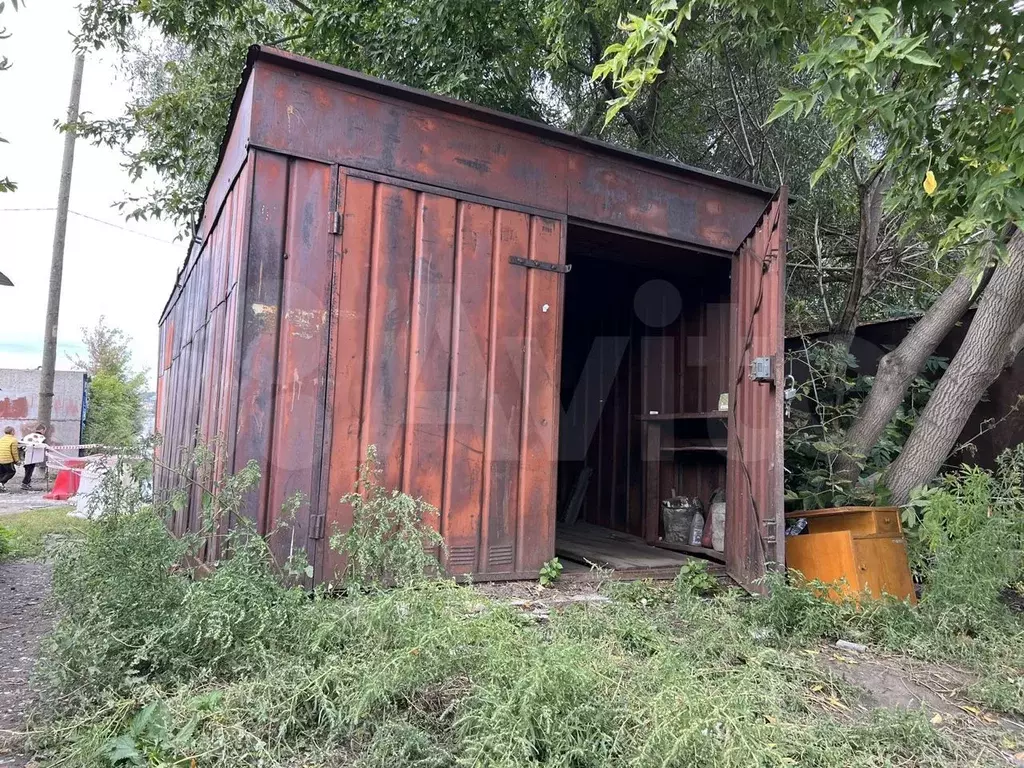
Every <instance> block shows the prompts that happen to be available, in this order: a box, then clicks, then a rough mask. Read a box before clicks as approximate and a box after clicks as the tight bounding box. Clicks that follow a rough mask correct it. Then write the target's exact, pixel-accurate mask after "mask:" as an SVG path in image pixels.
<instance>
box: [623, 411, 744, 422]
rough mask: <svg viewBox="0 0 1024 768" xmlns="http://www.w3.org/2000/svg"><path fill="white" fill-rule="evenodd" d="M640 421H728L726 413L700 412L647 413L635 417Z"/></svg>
mask: <svg viewBox="0 0 1024 768" xmlns="http://www.w3.org/2000/svg"><path fill="white" fill-rule="evenodd" d="M637 418H638V419H640V421H700V420H703V421H710V420H713V419H728V418H729V412H728V411H702V412H699V413H648V414H641V415H639V416H637Z"/></svg>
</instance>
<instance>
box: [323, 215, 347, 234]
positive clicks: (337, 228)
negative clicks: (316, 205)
mask: <svg viewBox="0 0 1024 768" xmlns="http://www.w3.org/2000/svg"><path fill="white" fill-rule="evenodd" d="M344 229H345V222H344V221H343V220H342V218H341V211H332V212H331V221H330V224H329V225H328V227H327V231H328V232H330V233H331V234H332V235H340V234H341V233H342V231H343V230H344Z"/></svg>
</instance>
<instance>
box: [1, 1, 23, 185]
mask: <svg viewBox="0 0 1024 768" xmlns="http://www.w3.org/2000/svg"><path fill="white" fill-rule="evenodd" d="M19 1H20V0H10V3H11V7H12V8H14V10H18V3H19ZM6 8H7V3H6V2H5V1H4V0H0V14H2V13H3V12H4V10H5V9H6ZM10 36H11V33H10V32H8V31H7V29H6V27H3V26H0V41H3V40H7V39H8V38H9V37H10ZM10 68H11V60H10V59H9V58H7V57H6V56H4V55H3V54H2V53H0V72H6V71H7V70H8V69H10ZM7 143H8V142H7V139H5V138H4V137H3V136H0V144H7ZM17 188H18V185H17V184H16V183H15V182H13V181H11V179H10V177H8V176H3V177H0V193H2V192H13V191H14V190H16V189H17Z"/></svg>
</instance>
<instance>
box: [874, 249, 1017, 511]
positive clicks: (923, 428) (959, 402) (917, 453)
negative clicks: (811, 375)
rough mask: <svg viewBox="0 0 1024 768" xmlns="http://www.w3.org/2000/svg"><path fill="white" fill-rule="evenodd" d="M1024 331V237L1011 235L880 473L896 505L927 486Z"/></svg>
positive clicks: (903, 502) (904, 501)
mask: <svg viewBox="0 0 1024 768" xmlns="http://www.w3.org/2000/svg"><path fill="white" fill-rule="evenodd" d="M1021 325H1024V234H1022V233H1021V232H1020V231H1019V230H1017V231H1015V232H1014V234H1013V237H1012V238H1011V240H1010V246H1009V255H1008V261H1007V262H1006V263H1004V264H1000V265H999V266H997V267H996V270H995V272H994V273H993V274H992V280H991V282H990V283H989V285H988V287H987V288H986V289H985V293H984V295H983V296H982V298H981V303H980V305H979V306H978V311H977V312H976V313H975V315H974V319H973V320H972V321H971V327H970V329H969V330H968V332H967V336H966V337H965V338H964V341H963V344H962V345H961V347H960V350H959V351H958V352H957V353H956V356H955V357H954V358H953V361H952V362H951V363H950V365H949V368H947V369H946V372H945V374H943V376H942V378H941V379H940V380H939V384H938V386H937V387H936V388H935V391H934V392H933V393H932V396H931V399H930V400H929V401H928V405H927V406H925V409H924V411H923V412H922V413H921V415H920V416H919V417H918V420H917V424H915V425H914V429H913V431H912V432H911V433H910V438H909V439H908V440H907V444H906V445H905V446H904V447H903V450H902V452H901V453H900V455H899V457H898V458H897V459H896V461H894V462H893V463H892V465H891V466H890V467H889V469H888V471H887V472H886V477H885V480H886V485H887V486H888V487H889V490H890V491H891V492H892V500H893V502H894V503H896V504H905V503H906V502H907V501H908V500H909V498H910V491H911V490H912V489H913V488H915V487H916V486H919V485H922V484H924V483H927V482H929V481H930V480H931V479H932V478H933V477H934V476H935V474H936V473H937V472H938V471H939V469H940V468H941V467H942V462H943V461H945V459H946V457H947V456H948V455H949V452H950V451H951V450H952V448H953V446H954V444H955V443H956V439H957V437H958V436H959V435H960V433H961V432H962V431H963V428H964V425H965V424H966V423H967V419H968V418H969V417H970V415H971V412H972V411H973V410H974V408H975V406H977V404H978V401H979V400H980V399H981V396H982V395H983V394H984V393H985V390H987V389H988V388H989V386H990V385H991V384H992V382H993V381H995V379H996V377H997V376H999V373H1000V372H1001V371H1002V370H1003V366H1004V364H1005V362H1006V359H1007V357H1008V356H1009V354H1010V352H1011V351H1012V350H1011V347H1012V345H1013V344H1014V343H1015V341H1014V339H1015V335H1016V334H1017V331H1018V329H1019V328H1020V327H1021Z"/></svg>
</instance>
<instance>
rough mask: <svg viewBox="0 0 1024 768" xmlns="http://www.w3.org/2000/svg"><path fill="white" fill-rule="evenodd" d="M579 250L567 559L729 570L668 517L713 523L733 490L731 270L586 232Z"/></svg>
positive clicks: (569, 401) (569, 292) (562, 487)
mask: <svg viewBox="0 0 1024 768" xmlns="http://www.w3.org/2000/svg"><path fill="white" fill-rule="evenodd" d="M566 250H567V254H566V262H567V263H569V264H571V265H572V271H571V272H570V273H569V274H568V275H566V283H565V303H564V314H563V318H564V319H563V326H562V361H561V363H562V374H561V391H560V393H559V394H560V401H561V414H562V415H561V420H560V424H559V462H558V494H557V519H558V526H557V534H556V539H555V548H556V553H557V554H558V555H559V556H560V557H562V558H563V559H566V560H569V561H573V562H575V563H582V564H584V565H586V564H594V565H598V566H601V567H609V568H613V569H615V570H617V571H636V572H645V573H649V574H650V575H671V572H673V571H677V570H678V568H679V566H680V565H681V564H682V563H683V562H685V559H686V555H684V554H681V553H683V552H686V553H690V554H698V555H703V556H707V557H709V558H710V559H713V560H718V561H721V560H723V559H724V553H723V552H720V551H715V550H714V549H713V547H710V546H709V547H706V548H704V547H697V548H693V547H690V546H689V544H688V542H687V541H680V540H679V537H678V533H677V532H676V531H672V532H669V533H668V534H666V531H665V530H664V526H663V523H662V519H661V517H662V516H661V513H660V509H661V501H662V500H663V499H669V498H672V497H680V496H686V497H688V498H690V499H692V498H697V499H699V500H700V503H701V504H702V505H703V507H704V509H705V514H707V513H708V512H709V510H710V506H711V504H710V502H711V499H712V495H713V494H714V493H715V492H716V491H718V490H720V489H724V488H725V479H726V437H727V418H726V417H727V411H725V410H720V409H719V406H720V405H722V406H725V405H726V402H723V401H722V396H723V394H724V393H727V392H728V390H729V386H728V375H727V369H728V364H729V350H730V344H729V270H730V265H731V261H730V259H728V258H722V257H717V256H711V255H706V254H700V253H695V252H692V251H688V250H686V249H684V248H680V247H674V246H669V245H665V244H661V243H657V242H651V241H647V240H643V239H639V238H633V237H627V236H623V235H620V234H615V233H609V232H605V231H603V230H597V229H590V228H586V227H577V226H570V227H569V230H568V237H567V244H566ZM720 541H721V538H720V539H719V543H720Z"/></svg>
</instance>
